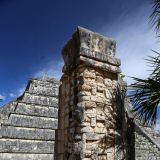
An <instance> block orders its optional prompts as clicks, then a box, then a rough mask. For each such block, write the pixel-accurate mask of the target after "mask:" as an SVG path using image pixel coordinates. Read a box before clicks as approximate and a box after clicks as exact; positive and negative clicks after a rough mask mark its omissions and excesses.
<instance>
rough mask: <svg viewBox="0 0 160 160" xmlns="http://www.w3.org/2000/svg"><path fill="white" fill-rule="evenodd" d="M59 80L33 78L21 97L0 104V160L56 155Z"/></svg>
mask: <svg viewBox="0 0 160 160" xmlns="http://www.w3.org/2000/svg"><path fill="white" fill-rule="evenodd" d="M59 84H60V83H59V82H58V81H57V80H55V79H41V80H40V79H32V80H30V81H29V82H28V85H27V87H26V90H25V92H24V93H23V95H22V96H21V97H19V98H17V99H16V100H14V101H12V102H10V103H9V104H6V105H5V106H4V107H2V108H0V160H53V159H54V156H55V155H54V152H55V134H56V129H57V127H58V87H59Z"/></svg>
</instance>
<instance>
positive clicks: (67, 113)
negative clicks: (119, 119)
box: [58, 27, 120, 160]
mask: <svg viewBox="0 0 160 160" xmlns="http://www.w3.org/2000/svg"><path fill="white" fill-rule="evenodd" d="M62 54H63V57H64V62H65V65H64V68H63V72H64V74H63V76H62V78H61V82H62V84H61V87H60V106H59V129H60V130H59V132H60V134H61V135H62V138H61V141H59V146H58V148H59V150H58V152H59V159H70V160H74V159H75V160H76V159H83V160H91V159H93V160H98V159H99V160H113V159H114V157H115V154H116V153H115V147H116V145H115V132H116V114H117V112H116V110H117V109H116V108H117V104H116V98H115V97H114V96H113V95H115V93H114V92H116V89H117V84H118V73H119V72H120V69H119V65H120V61H119V60H118V59H116V58H115V57H114V54H115V41H113V40H112V39H107V38H104V37H103V36H101V35H99V34H97V33H93V32H91V31H88V30H86V29H84V28H81V27H79V28H78V29H77V31H76V32H75V33H74V35H73V37H72V39H71V40H70V41H69V42H68V43H67V44H66V46H65V47H64V49H63V52H62ZM69 57H73V59H72V58H69Z"/></svg>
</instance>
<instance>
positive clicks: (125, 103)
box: [0, 27, 160, 160]
mask: <svg viewBox="0 0 160 160" xmlns="http://www.w3.org/2000/svg"><path fill="white" fill-rule="evenodd" d="M62 55H63V59H64V67H63V75H62V77H61V80H60V82H59V81H57V80H55V79H54V78H47V77H44V78H42V79H31V80H29V82H28V85H27V87H26V90H25V91H24V93H23V95H22V96H20V97H18V98H17V99H15V100H13V101H12V102H10V103H8V104H6V105H5V106H3V107H1V108H0V160H160V135H158V134H156V133H155V132H154V131H153V130H152V129H151V128H147V127H145V126H142V125H141V124H140V123H139V122H138V121H135V120H134V119H133V115H132V113H131V112H130V109H131V108H132V105H131V103H130V101H129V98H128V97H127V96H126V83H125V82H124V81H123V80H122V79H121V78H120V76H119V73H121V70H120V65H121V63H120V60H119V59H118V58H116V41H115V40H113V39H110V38H106V37H104V36H102V35H100V34H98V33H95V32H92V31H90V30H88V29H85V28H82V27H78V28H77V29H76V31H75V32H74V33H73V35H72V37H71V39H70V40H69V41H68V42H67V43H66V45H65V46H64V48H63V50H62Z"/></svg>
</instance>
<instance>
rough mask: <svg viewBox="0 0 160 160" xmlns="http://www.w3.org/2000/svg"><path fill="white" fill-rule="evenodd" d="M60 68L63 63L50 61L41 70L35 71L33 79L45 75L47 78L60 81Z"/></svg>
mask: <svg viewBox="0 0 160 160" xmlns="http://www.w3.org/2000/svg"><path fill="white" fill-rule="evenodd" d="M62 67H63V62H62V61H58V62H55V61H50V62H48V64H46V66H45V67H44V68H41V69H40V70H39V71H37V72H36V73H35V75H34V77H35V78H40V77H43V76H44V75H45V74H47V75H48V76H51V77H54V78H56V79H60V77H61V75H62Z"/></svg>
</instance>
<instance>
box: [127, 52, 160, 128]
mask: <svg viewBox="0 0 160 160" xmlns="http://www.w3.org/2000/svg"><path fill="white" fill-rule="evenodd" d="M154 52H155V51H154ZM155 53H156V54H157V56H155V57H152V56H149V57H148V59H146V60H147V63H149V64H150V66H151V68H152V72H151V74H150V76H149V78H147V79H140V78H135V77H132V79H133V80H134V81H135V83H133V84H131V85H130V86H129V88H130V90H131V92H130V93H131V94H130V99H131V102H132V104H133V112H134V114H135V116H136V117H138V118H139V119H140V120H141V121H142V122H143V123H145V124H147V125H152V124H155V123H156V119H157V107H158V105H159V103H160V54H159V53H157V52H155Z"/></svg>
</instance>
